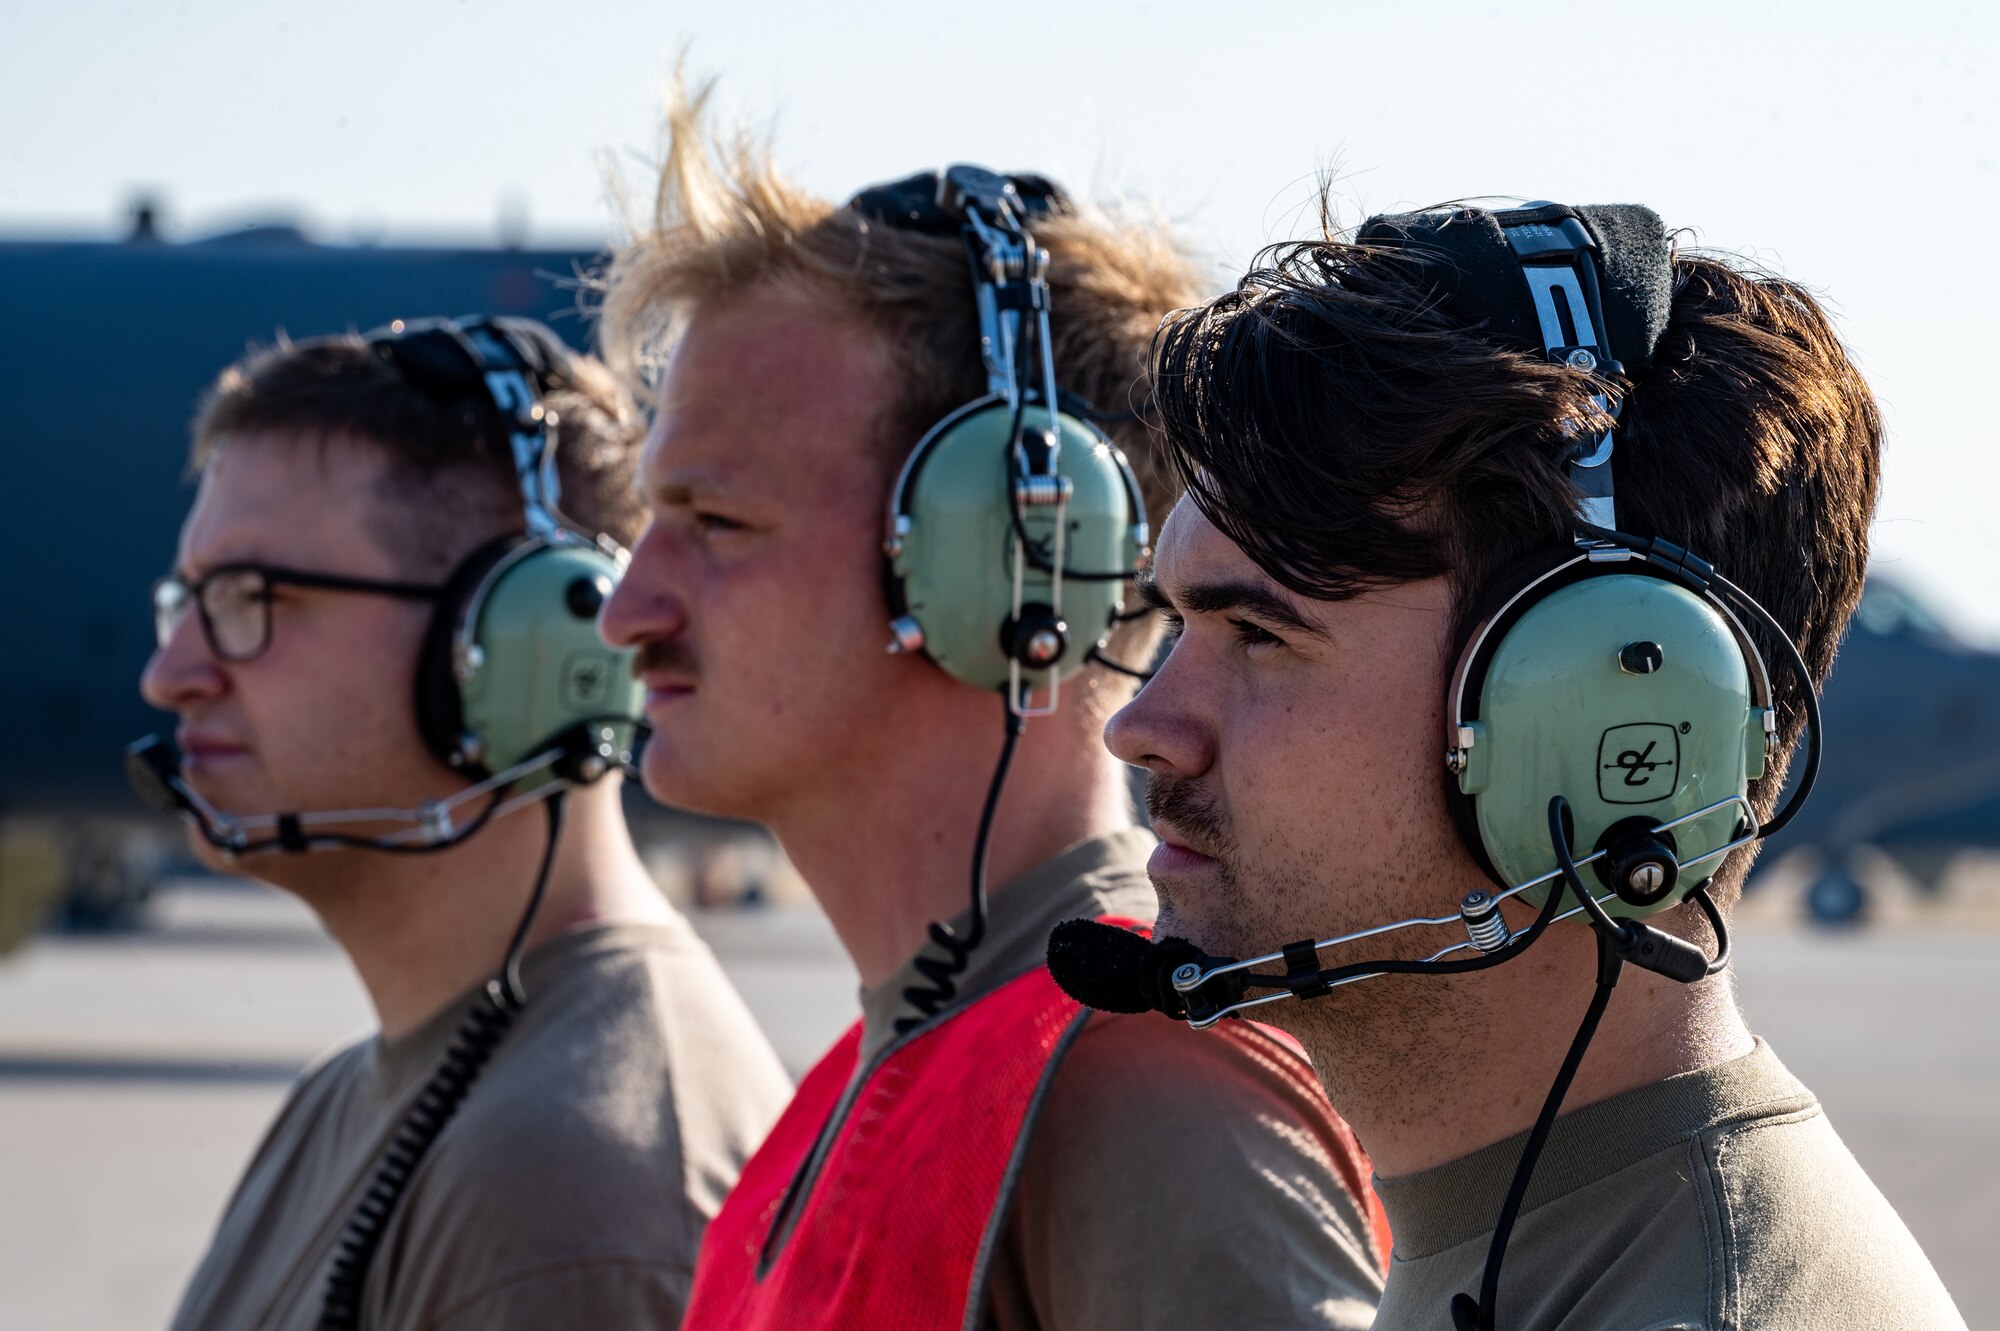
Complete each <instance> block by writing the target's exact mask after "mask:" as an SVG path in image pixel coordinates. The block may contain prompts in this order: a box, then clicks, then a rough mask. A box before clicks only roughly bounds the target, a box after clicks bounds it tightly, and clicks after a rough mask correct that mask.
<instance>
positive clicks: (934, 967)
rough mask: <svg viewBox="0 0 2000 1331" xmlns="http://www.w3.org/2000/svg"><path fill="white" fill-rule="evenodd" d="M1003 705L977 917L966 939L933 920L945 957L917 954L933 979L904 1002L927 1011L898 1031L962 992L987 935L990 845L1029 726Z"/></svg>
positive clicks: (983, 820)
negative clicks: (1003, 729)
mask: <svg viewBox="0 0 2000 1331" xmlns="http://www.w3.org/2000/svg"><path fill="white" fill-rule="evenodd" d="M1001 706H1002V708H1003V709H1004V710H1005V712H1006V718H1007V736H1006V738H1005V740H1003V741H1002V742H1001V745H1000V760H999V761H998V762H997V763H995V764H994V765H993V779H992V781H991V782H989V783H988V784H987V787H986V804H985V807H984V808H982V809H981V810H980V812H979V833H978V835H977V836H975V837H974V838H973V843H972V918H971V919H970V920H968V921H967V922H966V927H965V934H964V936H963V937H961V936H959V935H958V934H957V933H955V932H953V930H952V927H951V926H950V925H948V924H946V923H944V922H943V921H942V920H933V921H931V926H930V930H929V933H930V941H931V942H932V943H933V944H934V945H935V946H937V947H938V948H940V949H942V950H943V952H944V955H943V956H942V957H926V956H920V957H918V958H917V960H916V962H915V965H916V968H917V973H918V974H920V975H922V976H923V977H924V979H926V980H927V981H929V983H928V984H912V985H907V986H905V987H904V989H903V1001H904V1002H906V1003H908V1004H909V1005H910V1006H911V1007H913V1008H915V1009H916V1010H917V1011H918V1012H919V1013H921V1014H922V1015H921V1016H915V1017H900V1018H898V1019H897V1021H896V1034H898V1035H905V1034H908V1033H909V1032H910V1031H913V1030H915V1029H916V1028H917V1027H919V1026H921V1025H923V1024H924V1023H925V1022H926V1021H929V1020H930V1019H931V1018H932V1017H934V1016H936V1015H937V1014H938V1013H939V1012H940V1011H941V1010H942V1009H943V1008H944V1005H945V1004H946V1003H949V1002H950V1001H951V1000H952V999H954V998H956V997H957V996H958V977H959V976H961V975H963V974H965V968H966V967H967V966H969V965H971V964H972V952H973V949H974V948H976V947H978V946H979V945H980V943H982V942H984V941H985V939H986V848H987V845H988V843H990V842H991V841H992V839H993V814H994V811H995V810H997V809H998V808H999V807H1000V792H1001V791H1002V790H1003V789H1004V788H1005V787H1006V785H1007V769H1008V768H1009V767H1011V766H1013V764H1014V747H1015V745H1017V744H1019V743H1020V740H1021V732H1022V731H1024V730H1026V729H1027V728H1028V721H1027V718H1026V717H1024V716H1022V715H1021V714H1020V713H1019V712H1018V711H1017V710H1015V708H1014V706H1013V705H1012V702H1011V700H1009V699H1008V698H1007V697H1006V696H1005V695H1004V694H1003V695H1002V697H1001Z"/></svg>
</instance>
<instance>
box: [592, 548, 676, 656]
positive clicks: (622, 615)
mask: <svg viewBox="0 0 2000 1331" xmlns="http://www.w3.org/2000/svg"><path fill="white" fill-rule="evenodd" d="M670 553H671V552H670V551H669V550H668V549H667V540H666V538H665V536H664V535H663V534H662V532H661V528H660V525H659V524H658V523H651V524H649V525H648V526H647V528H646V530H645V532H644V533H643V534H642V535H641V536H640V537H639V543H638V544H637V545H635V546H633V547H632V558H631V562H630V563H628V564H627V565H626V566H625V576H624V577H622V578H620V579H619V580H618V586H617V587H616V588H615V589H614V590H613V591H612V593H611V599H610V600H608V601H606V602H605V603H604V609H603V611H602V612H601V613H600V614H599V615H598V617H597V631H598V633H599V634H601V635H602V636H603V638H604V641H605V642H607V643H608V644H610V645H611V646H613V647H638V646H640V645H642V644H644V643H648V642H657V641H658V640H660V639H662V638H671V637H673V636H674V635H675V634H677V633H679V632H681V631H682V630H683V629H685V628H686V627H687V606H686V603H685V602H684V601H683V600H682V599H681V598H680V597H679V596H677V595H675V594H674V592H673V591H672V590H671V588H670V587H669V586H668V574H669V569H668V561H669V556H670Z"/></svg>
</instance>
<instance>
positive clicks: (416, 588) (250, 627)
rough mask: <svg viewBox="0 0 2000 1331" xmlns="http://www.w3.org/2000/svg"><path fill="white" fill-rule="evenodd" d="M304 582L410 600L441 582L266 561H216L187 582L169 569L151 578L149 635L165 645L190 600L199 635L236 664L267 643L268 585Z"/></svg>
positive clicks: (429, 595)
mask: <svg viewBox="0 0 2000 1331" xmlns="http://www.w3.org/2000/svg"><path fill="white" fill-rule="evenodd" d="M274 587H310V588H313V589H314V590H316V591H328V592H366V593H368V594H370V595H374V596H399V597H403V598H405V599H407V600H412V601H435V600H437V599H438V598H439V597H440V596H442V595H444V588H443V587H441V586H440V587H431V586H425V585H424V584H422V583H415V582H383V581H381V580H380V579H377V578H346V577H341V576H340V575H338V574H334V573H303V572H300V571H299V570H297V569H289V568H272V567H270V566H269V565H266V564H222V565H218V566H217V567H215V568H212V569H210V570H209V571H208V572H207V573H205V574H203V575H202V576H201V577H199V578H197V579H196V580H195V581H193V582H189V581H187V580H186V579H185V578H183V577H181V576H180V575H179V574H178V573H170V574H168V575H167V576H166V577H164V578H161V579H160V580H159V581H158V582H156V583H154V584H153V636H154V637H155V638H156V639H157V640H158V642H159V644H160V646H162V647H164V646H166V645H167V640H168V639H170V638H172V637H173V635H174V630H175V629H176V628H178V627H180V622H181V620H182V619H183V618H184V617H185V616H186V615H187V611H188V607H189V606H190V605H192V606H194V607H196V608H197V609H198V610H200V612H201V631H202V636H203V637H205V638H207V639H208V648H209V650H210V651H212V652H214V653H215V656H216V659H218V660H222V661H229V662H232V663H234V664H238V665H240V664H242V663H243V662H245V661H254V660H256V659H257V658H258V657H260V656H262V655H263V654H264V653H265V652H266V651H268V650H269V649H270V646H271V590H272V589H273V588H274Z"/></svg>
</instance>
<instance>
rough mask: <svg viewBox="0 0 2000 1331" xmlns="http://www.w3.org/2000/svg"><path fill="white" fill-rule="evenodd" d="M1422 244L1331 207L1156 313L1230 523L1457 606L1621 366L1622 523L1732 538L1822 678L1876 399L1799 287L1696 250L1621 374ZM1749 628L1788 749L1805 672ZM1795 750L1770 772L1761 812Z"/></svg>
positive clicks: (1548, 530)
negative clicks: (1437, 275)
mask: <svg viewBox="0 0 2000 1331" xmlns="http://www.w3.org/2000/svg"><path fill="white" fill-rule="evenodd" d="M1424 267H1425V264H1424V261H1423V260H1422V259H1421V258H1420V257H1417V256H1414V255H1413V254H1412V252H1411V251H1410V250H1406V249H1391V248H1386V247H1373V246H1364V245H1357V244H1353V243H1349V242H1348V241H1346V240H1344V239H1342V238H1340V237H1339V236H1337V235H1335V234H1334V233H1333V232H1332V231H1331V229H1329V231H1328V234H1327V235H1326V236H1325V237H1324V238H1322V239H1319V240H1314V241H1307V242H1301V243H1295V244H1290V245H1285V246H1280V247H1277V248H1276V249H1274V250H1273V251H1270V252H1267V254H1266V256H1265V257H1264V261H1263V262H1261V263H1260V265H1259V266H1258V267H1257V268H1256V269H1255V270H1253V271H1252V272H1251V273H1250V274H1249V275H1248V276H1246V277H1244V278H1243V280H1242V281H1241V282H1240V283H1238V285H1237V287H1236V289H1235V290H1234V291H1231V292H1229V293H1228V294H1226V295H1223V296H1220V297H1217V298H1216V299H1215V300H1213V301H1210V302H1209V303H1208V304H1206V305H1203V306H1201V307H1199V308H1196V309H1190V310H1183V311H1181V312H1180V313H1179V314H1177V315H1176V316H1175V317H1174V318H1173V319H1172V320H1170V321H1169V322H1168V323H1167V324H1166V325H1164V326H1163V327H1162V328H1161V330H1160V334H1159V339H1158V342H1157V344H1156V347H1155V363H1154V394H1155V398H1156V400H1157V402H1158V404H1159V410H1160V414H1161V419H1162V423H1163V427H1164V429H1165V431H1166V435H1167V451H1168V455H1169V456H1170V457H1171V458H1172V459H1173V462H1174V465H1175V466H1176V467H1177V469H1178V470H1179V471H1180V472H1181V474H1182V475H1183V476H1184V477H1185V478H1187V482H1188V485H1189V487H1190V492H1191V494H1192V497H1193V498H1194V500H1195V502H1196V503H1197V504H1199V506H1200V507H1201V509H1202V511H1203V513H1204V514H1206V515H1207V516H1208V517H1209V518H1210V520H1211V521H1213V522H1214V523H1215V524H1216V526H1217V528H1218V529H1219V530H1221V531H1222V532H1224V533H1225V534H1227V535H1228V536H1229V537H1230V538H1231V539H1232V540H1234V541H1235V542H1236V543H1237V544H1238V545H1239V546H1241V547H1242V548H1243V550H1244V552H1245V553H1246V554H1247V555H1249V557H1250V558H1251V559H1253V560H1254V561H1256V563H1257V564H1258V566H1259V567H1260V568H1262V569H1263V570H1264V571H1265V572H1266V573H1268V574H1270V575H1271V577H1273V578H1274V579H1276V580H1277V581H1278V582H1280V583H1282V584H1283V585H1284V586H1286V587H1288V588H1290V589H1291V590H1292V591H1294V592H1297V593H1298V594H1300V595H1302V596H1309V597H1314V598H1318V599H1329V600H1337V599H1341V598H1344V597H1348V596H1353V595H1355V594H1357V593H1359V592H1362V591H1365V590H1368V589H1370V588H1372V587H1381V586H1388V585H1394V584H1396V583H1401V582H1407V581H1411V580H1414V579H1418V578H1427V577H1437V576H1444V577H1448V578H1450V579H1451V580H1452V582H1453V583H1454V584H1455V586H1456V588H1457V591H1458V598H1459V603H1460V606H1461V621H1463V620H1464V619H1466V618H1467V617H1469V615H1470V614H1471V613H1472V607H1473V606H1475V605H1476V604H1477V603H1478V602H1479V601H1480V600H1481V599H1482V593H1483V592H1484V591H1485V589H1486V588H1487V587H1488V586H1489V585H1490V584H1492V583H1493V582H1494V581H1495V580H1496V579H1498V578H1500V577H1502V576H1504V575H1505V574H1506V572H1507V571H1508V570H1509V569H1510V568H1512V567H1514V566H1518V565H1519V564H1520V563H1521V562H1522V561H1523V560H1524V559H1525V558H1529V557H1532V555H1533V554H1534V552H1536V551H1537V550H1538V549H1543V548H1554V547H1558V546H1560V545H1561V544H1562V542H1564V541H1565V540H1566V539H1567V538H1568V537H1569V535H1570V533H1571V530H1572V528H1571V523H1572V521H1573V515H1574V513H1575V510H1576V503H1577V496H1576V492H1575V490H1574V487H1573V486H1572V485H1571V483H1570V480H1569V478H1568V476H1567V474H1566V471H1565V459H1566V457H1567V455H1568V452H1569V449H1570V447H1571V444H1572V442H1573V441H1574V439H1575V438H1576V433H1575V432H1576V431H1577V430H1578V429H1588V428H1593V427H1601V426H1603V425H1605V424H1607V423H1608V422H1607V421H1605V420H1604V418H1603V415H1602V413H1601V411H1600V410H1599V408H1598V407H1597V406H1596V405H1595V404H1594V403H1593V400H1592V397H1593V394H1595V393H1597V392H1600V391H1605V390H1607V389H1608V390H1610V391H1611V392H1613V393H1615V394H1617V395H1618V396H1620V397H1622V399H1623V404H1624V405H1623V415H1622V417H1621V418H1620V420H1619V423H1618V440H1619V448H1618V453H1617V461H1616V466H1617V467H1618V478H1617V481H1618V507H1619V518H1620V522H1619V525H1620V527H1621V528H1622V529H1624V530H1626V531H1629V532H1632V533H1634V534H1637V535H1641V536H1653V535H1658V536H1663V537H1666V538H1668V539H1669V540H1672V541H1675V542H1677V543H1680V544H1682V545H1684V546H1686V547H1687V548H1688V549H1690V550H1692V551H1694V552H1696V553H1697V554H1699V555H1701V556H1702V557H1703V558H1705V559H1707V560H1709V561H1710V562H1711V563H1713V564H1714V565H1715V567H1716V568H1717V569H1719V570H1720V571H1722V572H1723V573H1724V574H1726V575H1727V576H1728V577H1730V578H1731V579H1733V580H1734V581H1735V582H1737V583H1738V584H1739V585H1740V586H1742V587H1743V588H1744V589H1745V590H1746V591H1748V592H1749V593H1750V594H1751V595H1752V596H1754V597H1755V598H1756V599H1757V600H1758V601H1760V602H1761V603H1762V604H1763V605H1764V606H1765V608H1766V609H1768V610H1769V611H1770V612H1771V614H1772V616H1773V617H1774V618H1775V619H1776V620H1777V622H1778V623H1779V624H1780V625H1781V626H1782V627H1783V628H1784V629H1785V631H1786V632H1787V633H1788V634H1790V635H1791V637H1792V639H1793V640H1794V641H1795V642H1796V643H1797V644H1798V647H1799V651H1800V653H1801V654H1802V655H1803V656H1804V658H1805V661H1806V663H1807V665H1808V667H1809V668H1810V670H1811V672H1812V675H1813V681H1814V683H1815V684H1817V683H1819V682H1820V681H1823V680H1824V679H1825V677H1826V674H1827V671H1828V670H1830V669H1831V668H1832V665H1833V657H1834V651H1835V648H1836V647H1837V646H1838V644H1839V642H1840V637H1841V633H1842V631H1843V630H1844V629H1845V627H1846V624H1847V620H1848V616H1849V615H1850V614H1851V613H1852V612H1853V610H1854V607H1855V604H1856V602H1857V601H1858V600H1859V599H1860V595H1861V584H1862V577H1863V574H1864V572H1865V569H1866V565H1867V556H1868V524H1869V520H1870V517H1871V515H1872V514H1873V512H1874V507H1875V493H1876V487H1877V484H1878V482H1879V479H1880V474H1881V443H1882V422H1881V417H1880V414H1879V412H1878V411H1877V409H1876V405H1875V400H1874V397H1873V396H1872V394H1870V392H1869V390H1868V386H1867V384H1866V383H1865V382H1864V381H1863V380H1862V378H1861V375H1860V372H1859V371H1858V370H1856V369H1855V367H1854V364H1853V362H1852V361H1851V360H1850V359H1849V358H1848V356H1847V353H1846V351H1845V350H1844V349H1843V348H1842V346H1841V344H1840V340H1839V338H1838V337H1837V336H1836V335H1835V333H1834V331H1833V327H1832V325H1831V323H1830V322H1829V321H1828V319H1827V316H1826V313H1825V311H1824V310H1822V309H1821V308H1820V307H1819V305H1818V304H1817V303H1816V302H1815V301H1814V300H1813V298H1812V297H1811V296H1810V295H1809V294H1808V293H1807V292H1806V291H1805V289H1804V288H1802V287H1800V286H1798V285H1796V284H1795V283H1792V282H1789V281H1786V280H1785V279H1783V278H1781V277H1777V276H1775V275H1772V274H1770V273H1766V272H1761V271H1758V270H1756V269H1753V268H1751V267H1750V266H1748V265H1746V264H1744V263H1742V262H1740V261H1737V260H1732V259H1729V258H1725V257H1721V256H1717V255H1712V254H1693V253H1686V252H1682V253H1678V254H1676V255H1675V256H1674V258H1673V299H1672V305H1671V309H1670V312H1669V315H1668V320H1667V325H1666V331H1665V333H1664V335H1663V336H1662V337H1661V339H1660V342H1659V345H1658V347H1657V349H1656V351H1655V353H1654V357H1653V362H1652V365H1651V367H1650V368H1648V369H1645V370H1640V371H1635V372H1634V373H1633V375H1632V376H1631V378H1630V379H1629V380H1623V381H1619V382H1615V383H1606V382H1605V381H1604V380H1602V379H1598V378H1595V377H1592V376H1589V375H1586V374H1583V373H1580V372H1578V371H1575V370H1572V369H1569V368H1567V367H1566V366H1560V365H1555V364H1552V363H1550V362H1548V361H1547V360H1546V359H1544V358H1543V357H1540V356H1537V355H1534V354H1530V353H1527V352H1524V351H1519V350H1515V349H1511V348H1509V347H1507V346H1504V345H1502V344H1500V343H1499V342H1497V341H1494V340H1492V339H1490V338H1488V337H1487V336H1485V335H1483V334H1482V333H1481V332H1480V331H1479V330H1477V329H1475V328H1472V327H1469V326H1467V325H1465V324H1463V323H1461V322H1458V321H1455V320H1454V319H1453V318H1452V317H1450V316H1449V315H1447V314H1446V313H1444V312H1443V311H1442V310H1441V309H1440V307H1439V302H1438V300H1437V299H1436V297H1435V294H1434V284H1433V282H1432V281H1431V280H1430V279H1429V278H1427V277H1426V275H1425V273H1424V271H1423V269H1424ZM1460 627H1461V630H1463V628H1464V627H1465V625H1464V623H1463V622H1462V623H1461V626H1460ZM1752 636H1753V637H1757V638H1759V639H1760V641H1759V644H1758V645H1759V647H1760V649H1761V650H1762V651H1763V653H1764V655H1765V659H1766V660H1767V661H1770V662H1772V684H1773V686H1774V690H1775V693H1776V699H1777V705H1778V710H1779V716H1780V738H1781V740H1782V743H1783V746H1784V748H1785V750H1787V751H1788V750H1789V748H1790V746H1791V745H1792V743H1793V742H1794V741H1796V740H1797V738H1798V736H1799V733H1800V729H1801V728H1802V726H1803V724H1804V707H1803V692H1802V689H1803V683H1802V681H1800V680H1798V679H1797V678H1796V677H1794V675H1793V673H1792V672H1791V671H1789V670H1787V669H1785V668H1784V666H1783V664H1782V658H1781V657H1780V656H1779V654H1778V653H1779V649H1778V647H1777V645H1776V644H1775V643H1772V642H1768V641H1763V640H1761V639H1762V634H1761V632H1760V631H1754V630H1753V635H1752ZM1784 766H1785V763H1784V761H1783V759H1782V758H1781V759H1780V760H1779V761H1778V762H1777V763H1776V764H1775V765H1774V766H1773V768H1772V771H1771V774H1770V775H1769V776H1767V777H1766V778H1765V779H1764V780H1763V781H1761V782H1759V783H1756V786H1755V787H1754V789H1753V794H1752V798H1753V800H1754V801H1755V802H1756V804H1757V806H1758V808H1759V810H1760V812H1761V813H1762V814H1764V815H1766V816H1768V814H1769V813H1770V811H1771V808H1772V806H1773V805H1774V804H1775V802H1776V798H1777V793H1778V788H1779V786H1780V785H1781V784H1782V781H1783V775H1784ZM1726 886H1727V885H1726V884H1725V887H1726Z"/></svg>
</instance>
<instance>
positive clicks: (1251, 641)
mask: <svg viewBox="0 0 2000 1331" xmlns="http://www.w3.org/2000/svg"><path fill="white" fill-rule="evenodd" d="M1229 627H1230V628H1232V629H1234V630H1236V641H1237V642H1239V643H1241V644H1242V645H1243V646H1245V647H1270V646H1283V645H1284V641H1285V640H1284V639H1283V638H1281V637H1279V636H1278V635H1277V634H1275V633H1273V632H1271V631H1270V630H1269V629H1267V628H1265V627H1264V626H1263V625H1261V624H1253V623H1251V622H1250V621H1249V620H1247V619H1232V620H1230V621H1229Z"/></svg>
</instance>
